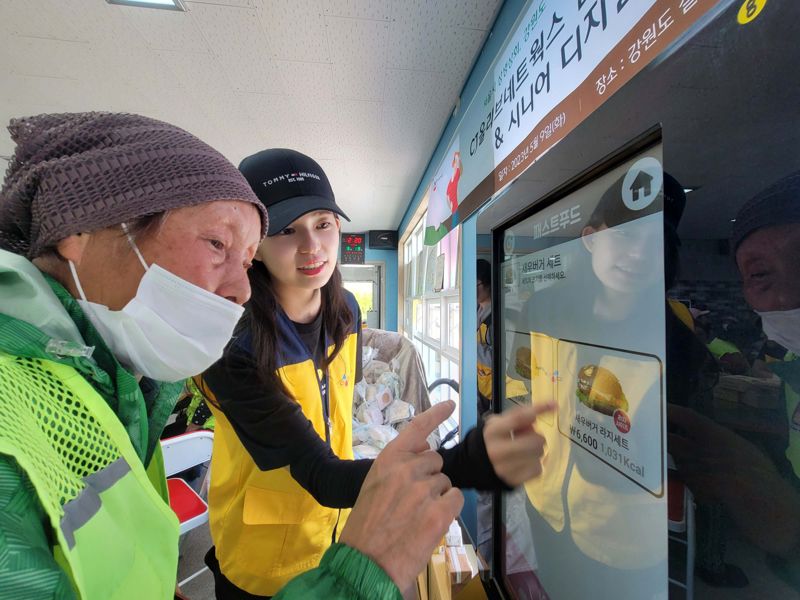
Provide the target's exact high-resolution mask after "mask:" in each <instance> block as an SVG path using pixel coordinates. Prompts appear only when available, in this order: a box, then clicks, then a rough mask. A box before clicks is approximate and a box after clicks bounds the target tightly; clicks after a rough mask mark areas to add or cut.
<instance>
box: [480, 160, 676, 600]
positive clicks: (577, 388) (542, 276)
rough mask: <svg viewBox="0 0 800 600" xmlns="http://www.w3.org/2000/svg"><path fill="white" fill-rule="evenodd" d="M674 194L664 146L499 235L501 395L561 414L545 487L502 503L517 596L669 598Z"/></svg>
mask: <svg viewBox="0 0 800 600" xmlns="http://www.w3.org/2000/svg"><path fill="white" fill-rule="evenodd" d="M672 185H677V183H675V182H674V180H673V179H672V178H671V177H670V176H669V175H668V174H665V173H664V171H663V168H662V152H661V147H660V146H659V145H656V146H654V147H651V148H649V149H647V150H646V151H643V152H639V153H637V154H636V155H634V156H632V157H629V159H627V160H625V162H624V163H622V164H617V165H616V166H613V167H612V168H608V169H606V171H605V172H603V173H602V174H600V175H598V176H594V177H593V178H591V179H590V180H588V181H583V182H580V183H579V184H578V186H577V187H575V188H574V189H572V190H570V191H568V192H567V193H566V195H563V194H562V195H561V196H560V197H555V198H553V199H552V200H551V201H550V202H544V203H542V204H544V205H545V207H544V208H540V207H541V204H538V205H537V207H536V208H537V210H535V212H533V213H532V214H529V215H528V216H525V217H524V218H522V219H521V220H519V221H518V222H516V223H513V224H512V225H510V226H508V227H506V228H505V229H503V230H502V231H500V232H497V233H496V252H497V253H498V254H499V256H500V258H501V260H500V261H499V264H498V269H497V274H496V280H495V281H496V283H497V289H498V290H499V291H498V295H497V297H498V300H499V308H500V313H501V319H500V323H502V324H503V325H502V328H503V331H502V332H501V336H500V342H501V343H500V349H501V357H500V365H499V366H500V367H501V368H503V369H504V370H505V374H504V377H499V378H498V385H499V386H500V390H499V391H500V394H499V397H500V398H503V399H504V400H503V402H504V406H503V408H504V409H505V408H507V407H508V406H511V405H513V404H515V403H518V404H526V403H534V404H537V403H544V402H551V401H553V402H555V404H556V406H557V408H556V410H555V412H554V413H552V414H551V415H548V416H546V417H544V418H543V419H541V420H540V421H539V425H538V427H539V430H540V431H541V432H542V433H543V434H544V435H545V437H546V439H547V450H546V456H545V460H544V466H543V468H544V470H543V473H542V476H541V477H539V478H537V479H534V480H532V481H531V482H529V483H528V484H526V486H525V487H524V490H523V491H521V492H518V493H512V494H506V495H504V496H503V502H502V510H501V515H502V517H501V522H502V525H503V527H502V529H503V530H504V534H503V535H502V536H495V540H496V541H499V542H500V546H501V552H502V555H501V562H502V564H503V566H502V568H501V572H502V573H503V575H504V577H505V579H506V581H505V587H506V589H507V590H509V591H510V592H511V594H512V596H515V597H518V598H529V597H550V598H589V597H614V598H618V599H631V600H633V599H639V598H656V597H663V598H666V597H667V589H668V573H667V564H668V560H667V547H668V543H667V528H666V527H665V523H666V521H667V499H666V486H667V480H666V469H667V464H666V452H665V444H666V428H665V418H666V414H665V413H666V407H665V310H666V297H665V284H664V254H665V227H666V228H668V227H669V221H670V219H671V218H672V217H671V213H672V212H673V211H675V210H682V206H681V207H674V206H672V202H671V199H672V198H673V197H674V196H676V195H675V194H670V186H672ZM665 189H666V193H665ZM665 221H666V225H665ZM666 243H669V241H667V242H666ZM520 383H521V384H522V385H520ZM523 390H524V391H523Z"/></svg>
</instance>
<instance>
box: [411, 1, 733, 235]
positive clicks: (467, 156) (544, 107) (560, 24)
mask: <svg viewBox="0 0 800 600" xmlns="http://www.w3.org/2000/svg"><path fill="white" fill-rule="evenodd" d="M716 3H717V2H716V0H563V1H557V0H534V1H533V2H532V3H531V4H530V5H529V6H528V9H527V11H526V13H525V15H524V17H523V19H522V20H521V21H520V23H519V25H518V27H517V29H516V30H515V31H514V33H513V35H512V37H511V39H510V41H509V42H508V43H507V44H506V46H505V47H504V49H503V51H502V52H501V53H500V54H499V55H498V58H497V60H496V61H495V64H494V67H493V69H492V71H491V72H490V74H489V75H487V77H486V78H485V79H484V81H483V83H482V84H481V87H480V89H479V91H478V92H477V93H476V95H475V98H474V99H473V101H472V103H471V104H470V105H469V108H468V109H467V112H466V114H465V116H464V119H463V120H462V121H461V123H460V124H459V128H458V130H457V131H456V134H455V137H454V141H453V143H452V144H451V146H450V148H449V150H448V153H447V155H446V156H445V159H444V160H443V162H442V164H441V165H440V167H439V169H438V171H437V172H436V175H435V177H434V181H433V182H432V183H431V187H430V188H429V192H430V194H431V197H430V202H431V203H434V204H435V207H434V209H433V214H431V210H430V208H429V213H428V220H427V222H426V236H425V243H426V244H434V243H436V242H437V241H438V240H439V239H441V237H442V236H443V235H445V234H446V233H447V231H449V230H451V229H452V228H453V227H455V226H456V225H457V224H458V223H460V222H461V221H463V220H464V219H466V218H467V217H468V216H469V215H471V214H472V213H473V212H474V211H475V210H477V209H478V208H479V207H480V206H481V204H483V203H484V202H486V201H487V200H488V199H489V198H490V197H491V196H493V195H494V194H496V193H497V192H499V191H501V190H502V189H503V188H505V187H506V186H507V185H508V184H509V183H511V182H512V181H513V180H514V179H516V178H517V177H519V175H520V174H522V172H523V171H525V169H527V168H528V167H530V166H531V165H532V164H533V163H534V162H536V161H537V160H538V159H539V158H540V157H541V156H542V155H544V154H545V153H546V152H547V151H548V150H549V149H550V148H552V147H553V146H554V145H555V144H557V143H558V142H559V141H561V140H562V139H564V137H566V135H567V134H568V133H569V132H570V131H572V130H573V129H575V127H577V126H578V125H579V124H580V123H581V122H582V121H583V120H584V119H586V117H588V116H589V115H590V114H591V113H592V112H594V111H595V110H597V108H598V107H600V106H601V105H602V104H603V103H604V102H605V101H606V100H608V99H609V98H610V97H611V96H612V95H614V93H616V92H617V91H618V90H619V89H620V88H621V87H622V86H623V85H625V84H626V83H627V82H628V81H630V80H631V79H632V78H633V77H634V75H636V74H637V73H639V72H640V71H641V70H642V69H644V67H646V66H647V65H648V64H649V63H651V62H652V61H653V59H655V58H656V57H657V56H658V55H659V54H660V53H661V52H662V51H663V50H665V49H666V48H667V47H668V46H669V44H671V43H672V42H673V41H674V40H675V39H677V38H678V36H680V35H681V34H682V33H683V32H685V31H686V30H687V29H688V28H689V27H690V26H691V25H692V24H693V23H695V22H696V21H697V20H698V19H699V18H700V17H702V16H703V15H704V14H705V13H706V12H707V11H708V10H709V9H710V8H712V7H713V6H714V5H715V4H716ZM456 164H457V166H456ZM453 181H454V182H455V183H452V182H453ZM453 191H455V194H456V195H455V197H453V196H452V192H453ZM434 196H436V199H435V200H434ZM431 203H429V207H430V206H432V204H431Z"/></svg>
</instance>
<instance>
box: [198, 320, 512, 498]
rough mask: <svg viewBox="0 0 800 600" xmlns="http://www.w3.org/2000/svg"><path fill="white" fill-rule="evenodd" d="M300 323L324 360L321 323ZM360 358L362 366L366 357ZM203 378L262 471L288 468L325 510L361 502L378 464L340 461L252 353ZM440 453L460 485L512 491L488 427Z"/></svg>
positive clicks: (225, 361)
mask: <svg viewBox="0 0 800 600" xmlns="http://www.w3.org/2000/svg"><path fill="white" fill-rule="evenodd" d="M295 325H296V327H297V329H298V333H300V335H301V337H302V338H303V340H304V341H305V342H306V344H307V345H309V346H310V348H309V349H310V350H311V355H312V356H315V357H318V356H319V352H318V347H317V344H318V343H319V342H318V341H319V340H320V335H319V332H320V329H319V328H320V327H321V319H317V320H315V322H314V323H311V324H305V325H304V324H295ZM315 340H317V341H316V342H315ZM312 346H313V347H312ZM357 358H358V359H359V360H358V362H359V363H360V356H359V357H357ZM358 367H359V368H357V370H356V376H357V379H356V380H358V379H360V377H361V373H360V372H361V369H360V364H359V365H358ZM203 377H204V379H205V382H206V385H208V387H209V388H210V390H211V391H212V392H213V393H214V395H215V396H216V398H217V401H218V402H219V404H220V407H221V409H222V410H223V412H224V413H225V416H226V417H227V418H228V420H229V421H230V423H231V425H232V426H233V428H234V430H235V432H236V434H237V435H238V436H239V440H240V441H241V442H242V445H243V446H244V448H245V449H246V450H247V452H248V453H249V454H250V456H251V457H252V458H253V461H254V462H255V463H256V465H257V466H258V468H260V469H262V470H264V471H267V470H271V469H277V468H281V467H285V466H288V467H289V469H290V472H291V474H292V477H294V479H295V480H296V481H297V482H298V483H299V484H300V485H301V486H303V488H304V489H305V490H306V491H308V492H309V493H310V494H311V495H312V496H314V498H315V499H316V501H317V502H319V503H320V504H321V505H323V506H328V507H330V508H349V507H351V506H353V505H354V504H355V501H356V498H357V497H358V493H359V491H360V490H361V485H362V484H363V483H364V478H365V477H366V476H367V473H368V472H369V469H370V467H371V466H372V462H373V461H372V460H371V459H364V460H342V459H340V458H338V457H337V456H336V455H335V454H334V453H333V452H332V451H331V449H330V447H329V446H328V445H327V444H326V443H325V441H324V440H322V439H321V438H320V437H319V435H317V433H316V431H315V430H314V428H313V426H312V424H311V422H310V421H309V420H308V419H307V418H306V417H305V415H304V414H303V412H302V410H301V408H300V405H299V404H298V403H297V402H295V401H294V400H293V399H292V398H289V397H287V396H286V395H285V394H284V393H283V392H282V391H280V390H277V389H266V388H265V386H264V384H263V382H262V381H261V380H260V378H259V377H258V374H257V370H256V365H255V361H254V359H253V357H252V355H250V354H249V353H248V352H247V351H245V350H242V349H241V348H240V347H239V348H237V347H232V348H231V349H230V350H229V351H228V352H227V353H226V355H225V356H224V357H223V358H222V359H220V361H218V362H217V363H216V364H215V365H214V366H212V367H211V369H209V370H208V371H207V372H206V373H205V374H204V376H203ZM439 454H441V456H442V458H443V460H444V466H443V468H442V472H443V473H444V474H445V475H447V476H448V477H449V478H450V480H451V482H452V483H453V485H454V486H456V487H469V488H475V489H479V490H494V489H508V487H507V486H506V485H505V484H504V483H503V482H502V480H500V479H499V478H498V477H497V475H496V474H495V472H494V469H493V468H492V465H491V462H490V460H489V457H488V455H487V453H486V445H485V443H484V439H483V425H482V423H481V424H479V425H478V427H476V428H474V429H472V430H471V431H470V432H469V433H468V434H467V435H466V437H465V438H464V440H463V441H462V442H461V443H460V444H458V445H457V446H455V447H454V448H451V449H446V450H444V449H442V450H439Z"/></svg>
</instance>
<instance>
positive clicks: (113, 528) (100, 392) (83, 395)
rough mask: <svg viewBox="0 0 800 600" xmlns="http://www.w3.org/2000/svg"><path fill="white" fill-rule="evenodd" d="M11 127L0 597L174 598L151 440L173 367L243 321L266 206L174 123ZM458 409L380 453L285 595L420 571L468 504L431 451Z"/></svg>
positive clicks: (170, 520)
mask: <svg viewBox="0 0 800 600" xmlns="http://www.w3.org/2000/svg"><path fill="white" fill-rule="evenodd" d="M9 129H10V131H11V135H12V138H13V139H14V141H15V142H16V144H17V148H16V151H15V154H14V156H13V157H12V159H11V163H10V165H9V167H8V171H7V174H6V179H5V182H4V184H3V188H2V192H0V597H3V598H5V597H13V598H73V597H79V598H88V599H95V598H97V599H108V598H148V599H149V598H170V597H172V595H173V592H174V590H175V575H176V569H177V554H178V548H177V539H178V523H177V520H176V518H175V516H174V515H173V514H172V512H171V511H170V509H169V506H168V504H167V502H165V499H166V491H165V487H166V486H165V484H164V477H163V470H162V469H161V467H162V461H161V457H160V453H159V448H160V447H159V445H158V437H159V434H160V433H161V430H162V428H163V426H164V424H165V421H166V419H167V416H168V415H169V414H170V412H171V410H172V407H173V405H174V402H175V398H176V394H177V393H178V391H179V389H180V387H181V385H182V383H181V382H182V380H183V379H185V378H186V377H188V376H190V375H193V374H197V373H200V372H202V371H203V370H204V369H206V368H207V367H209V366H210V365H211V364H212V363H213V362H214V361H215V360H217V359H218V358H219V357H220V356H221V354H222V351H223V348H224V346H225V345H226V343H227V342H228V340H229V338H230V336H231V333H232V331H233V328H234V326H235V325H236V322H237V321H238V319H239V317H240V316H241V313H242V306H241V305H242V304H243V303H244V302H246V301H247V299H248V297H249V295H250V288H249V284H248V280H247V275H246V271H247V269H248V267H249V266H250V261H251V260H252V258H253V256H254V253H255V252H256V249H257V247H258V244H259V241H260V239H261V237H262V236H263V234H264V232H265V231H266V228H267V215H266V213H265V209H264V208H263V206H262V205H261V204H260V203H259V201H258V200H257V199H256V197H255V196H254V194H253V192H252V191H251V189H250V187H249V186H248V184H247V182H246V181H245V180H244V179H243V177H242V176H241V175H240V174H239V173H238V171H237V170H236V169H235V168H234V167H233V166H232V165H231V164H230V163H229V162H228V161H227V160H225V158H223V157H222V156H221V155H220V154H219V153H217V152H216V151H214V150H213V149H212V148H210V147H208V146H207V145H206V144H204V143H203V142H201V141H200V140H198V139H197V138H195V137H194V136H192V135H190V134H188V133H187V132H185V131H183V130H181V129H178V128H176V127H173V126H171V125H168V124H166V123H162V122H159V121H155V120H152V119H148V118H144V117H140V116H135V115H120V114H105V113H88V114H63V115H41V116H38V117H32V118H27V119H20V120H15V121H12V124H11V126H10V128H9ZM451 409H452V407H446V406H445V407H443V408H442V409H440V410H438V412H436V413H435V414H433V413H430V411H429V413H426V415H423V417H424V418H423V419H422V420H421V421H420V422H419V423H418V426H417V427H415V428H414V431H412V432H411V433H410V434H409V435H407V436H405V437H404V439H401V440H400V443H399V444H396V445H395V446H394V448H392V449H390V451H388V452H387V457H386V458H385V459H384V460H383V462H382V463H381V464H380V465H379V466H380V467H381V468H380V469H377V470H376V473H375V475H374V477H372V478H371V479H370V480H368V482H367V484H365V492H366V493H365V494H363V495H362V496H363V497H362V498H360V499H359V508H357V509H356V513H355V516H354V518H353V519H351V521H352V522H351V525H349V526H348V528H347V529H345V531H344V532H343V533H342V541H343V542H344V544H337V545H335V546H334V547H333V548H332V549H331V551H330V553H329V554H328V555H326V557H325V558H324V559H323V562H322V565H321V567H320V568H319V569H316V570H315V571H314V572H311V573H310V574H306V575H304V576H301V577H300V578H298V579H297V580H295V581H294V582H292V583H290V584H289V586H288V589H284V591H283V592H282V595H283V596H284V597H301V596H306V595H308V594H316V595H320V594H322V595H325V596H326V597H336V596H344V595H349V596H352V595H353V594H355V595H362V596H364V597H367V596H369V597H396V596H397V595H398V586H399V587H400V588H406V587H408V586H409V585H410V583H411V582H412V581H413V578H414V576H415V575H416V573H417V572H419V570H420V569H421V567H422V566H423V565H424V563H425V558H426V553H429V552H430V550H431V548H432V547H433V544H434V543H435V541H436V538H437V536H441V534H442V532H443V531H444V529H446V526H447V523H448V521H449V520H450V519H452V517H453V515H454V514H456V513H457V511H458V510H459V509H460V506H461V496H460V494H459V493H458V492H457V490H453V489H450V486H449V482H448V483H447V485H445V484H444V483H443V482H442V480H441V477H443V476H442V475H441V474H440V473H438V470H439V469H440V468H441V464H440V462H439V463H437V462H436V460H435V459H433V458H431V457H430V456H429V455H428V453H425V452H421V450H422V449H423V448H422V446H421V441H422V440H424V436H426V435H427V432H428V431H430V430H432V429H433V428H434V427H436V424H437V423H438V422H439V421H441V420H442V419H443V418H444V417H446V414H445V412H449V410H451ZM420 464H424V465H425V466H424V468H420ZM437 474H438V477H437ZM445 479H446V478H445ZM400 486H404V487H405V488H406V489H407V490H409V493H407V494H406V495H407V496H408V497H407V498H404V499H403V500H402V501H398V498H399V497H400V496H401V494H400V493H399V491H400V489H401V488H400ZM404 502H405V504H404ZM409 503H411V504H409ZM414 504H417V505H419V507H420V508H419V510H416V511H415V510H413V506H414ZM389 522H391V524H390V525H389V526H385V525H384V526H383V531H379V532H376V531H375V524H381V523H389ZM378 527H381V525H379V526H378ZM376 538H377V539H376ZM357 549H358V550H357ZM359 550H360V551H359ZM365 555H366V556H365ZM368 557H369V558H368ZM370 559H372V560H370ZM376 563H377V564H376ZM379 565H380V566H379ZM381 567H383V568H381Z"/></svg>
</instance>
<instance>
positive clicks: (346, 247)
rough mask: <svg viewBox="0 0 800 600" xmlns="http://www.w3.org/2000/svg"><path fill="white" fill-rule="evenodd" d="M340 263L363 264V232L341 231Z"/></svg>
mask: <svg viewBox="0 0 800 600" xmlns="http://www.w3.org/2000/svg"><path fill="white" fill-rule="evenodd" d="M341 247H342V264H343V265H363V264H364V234H363V233H343V234H342V242H341Z"/></svg>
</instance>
